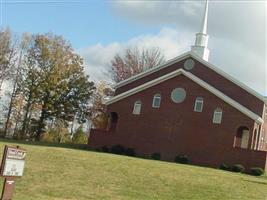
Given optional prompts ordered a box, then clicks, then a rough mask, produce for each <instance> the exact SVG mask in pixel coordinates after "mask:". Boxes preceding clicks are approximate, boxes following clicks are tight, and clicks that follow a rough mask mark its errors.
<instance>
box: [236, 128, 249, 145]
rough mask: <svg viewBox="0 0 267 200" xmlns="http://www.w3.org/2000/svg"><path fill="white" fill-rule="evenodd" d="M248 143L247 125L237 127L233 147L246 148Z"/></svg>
mask: <svg viewBox="0 0 267 200" xmlns="http://www.w3.org/2000/svg"><path fill="white" fill-rule="evenodd" d="M248 143H249V129H248V128H247V127H244V126H242V127H239V128H238V129H237V133H236V136H235V141H234V147H239V148H242V149H247V148H248Z"/></svg>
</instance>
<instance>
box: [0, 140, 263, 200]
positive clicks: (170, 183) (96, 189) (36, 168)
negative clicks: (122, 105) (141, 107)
mask: <svg viewBox="0 0 267 200" xmlns="http://www.w3.org/2000/svg"><path fill="white" fill-rule="evenodd" d="M5 144H9V145H13V144H14V145H15V143H12V142H11V141H0V151H2V150H3V148H4V145H5ZM20 146H21V147H23V148H26V149H27V151H28V154H27V158H26V169H25V175H24V176H23V177H22V178H20V179H18V181H17V182H16V189H15V194H14V200H48V199H52V200H63V199H64V200H74V199H75V200H76V199H77V200H89V199H97V200H101V199H107V200H130V199H137V200H143V199H147V200H157V199H162V200H176V199H181V200H186V199H194V200H195V199H204V200H209V199H216V200H220V199H222V200H231V199H240V200H246V199H249V200H258V199H262V200H267V177H266V176H264V177H253V176H250V175H245V174H238V173H231V172H225V171H221V170H216V169H210V168H204V167H196V166H189V165H180V164H175V163H167V162H161V161H153V160H145V159H137V158H131V157H126V156H117V155H112V154H105V153H97V152H93V151H85V150H79V149H72V148H73V147H74V146H72V148H67V147H69V146H67V145H63V146H62V147H60V145H57V146H56V147H53V145H48V146H46V145H45V144H42V145H41V143H37V145H33V144H22V143H20ZM2 180H3V179H2ZM1 182H3V181H1Z"/></svg>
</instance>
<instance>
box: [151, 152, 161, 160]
mask: <svg viewBox="0 0 267 200" xmlns="http://www.w3.org/2000/svg"><path fill="white" fill-rule="evenodd" d="M151 158H152V159H153V160H160V158H161V155H160V153H159V152H156V153H152V155H151Z"/></svg>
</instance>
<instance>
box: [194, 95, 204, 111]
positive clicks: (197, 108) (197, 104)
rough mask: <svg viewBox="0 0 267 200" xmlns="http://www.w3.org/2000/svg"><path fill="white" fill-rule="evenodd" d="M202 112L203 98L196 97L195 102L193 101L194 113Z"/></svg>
mask: <svg viewBox="0 0 267 200" xmlns="http://www.w3.org/2000/svg"><path fill="white" fill-rule="evenodd" d="M202 110H203V98H202V97H197V98H196V101H195V107H194V111H195V112H202Z"/></svg>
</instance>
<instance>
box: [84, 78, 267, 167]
mask: <svg viewBox="0 0 267 200" xmlns="http://www.w3.org/2000/svg"><path fill="white" fill-rule="evenodd" d="M176 87H182V88H184V89H185V90H186V92H187V96H186V99H185V101H184V102H182V103H180V104H175V103H173V102H172V100H171V98H170V96H171V91H172V90H173V89H174V88H176ZM156 93H160V94H161V96H162V100H161V107H160V108H159V109H156V108H152V99H153V96H154V94H156ZM196 97H202V98H204V107H203V111H202V113H197V112H194V103H195V99H196ZM137 100H141V101H142V111H141V114H140V115H133V114H132V110H133V105H134V102H135V101H137ZM217 107H220V108H222V110H223V118H222V123H221V124H213V123H212V117H213V111H214V109H215V108H217ZM108 111H109V112H117V113H118V116H119V120H118V124H117V129H116V132H113V133H108V134H107V133H106V134H105V133H101V134H97V133H95V134H94V133H93V134H92V136H91V137H90V138H89V145H91V146H93V147H102V146H104V145H108V146H112V145H115V144H122V145H124V146H126V147H131V148H134V149H135V151H136V152H137V153H138V154H139V155H144V156H147V155H151V154H152V153H154V152H160V153H161V155H162V158H163V159H164V160H171V161H172V160H173V159H174V157H175V156H176V155H178V154H187V155H188V156H189V157H190V160H191V161H192V163H193V164H199V165H207V166H212V167H217V166H218V165H220V164H221V163H222V162H226V163H227V162H229V163H230V164H232V163H233V164H237V163H241V164H244V165H246V166H249V167H253V163H255V165H260V167H263V168H264V167H265V162H266V152H263V153H251V152H252V151H249V150H242V149H236V148H235V149H234V148H233V143H234V137H235V134H236V132H237V129H238V127H240V126H246V127H248V128H249V130H250V136H252V131H253V128H254V121H253V120H251V119H250V118H248V117H247V116H245V115H244V114H242V113H241V112H240V111H238V110H236V109H235V108H233V107H232V106H230V105H228V104H226V103H225V102H224V101H222V100H221V99H219V98H218V97H216V96H215V95H213V94H212V93H210V92H208V91H207V90H206V89H204V88H202V87H201V86H199V85H197V84H196V83H194V82H193V81H191V80H190V79H188V78H187V77H185V76H183V75H180V76H178V77H175V78H172V79H170V80H168V81H165V82H163V83H160V84H158V85H156V86H153V87H151V88H148V89H146V90H144V91H142V92H139V93H137V94H134V95H132V96H130V97H127V98H125V99H123V100H120V101H118V102H115V103H113V104H111V105H109V106H108ZM250 140H251V139H250ZM250 142H251V141H250ZM249 146H250V145H249ZM238 152H239V153H238ZM240 152H241V153H240ZM244 152H245V153H244ZM264 153H265V154H264ZM259 154H260V155H259ZM262 154H263V155H262ZM250 155H253V156H250ZM255 155H259V156H255ZM264 156H265V159H264V160H263V159H262V158H263V157H264Z"/></svg>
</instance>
